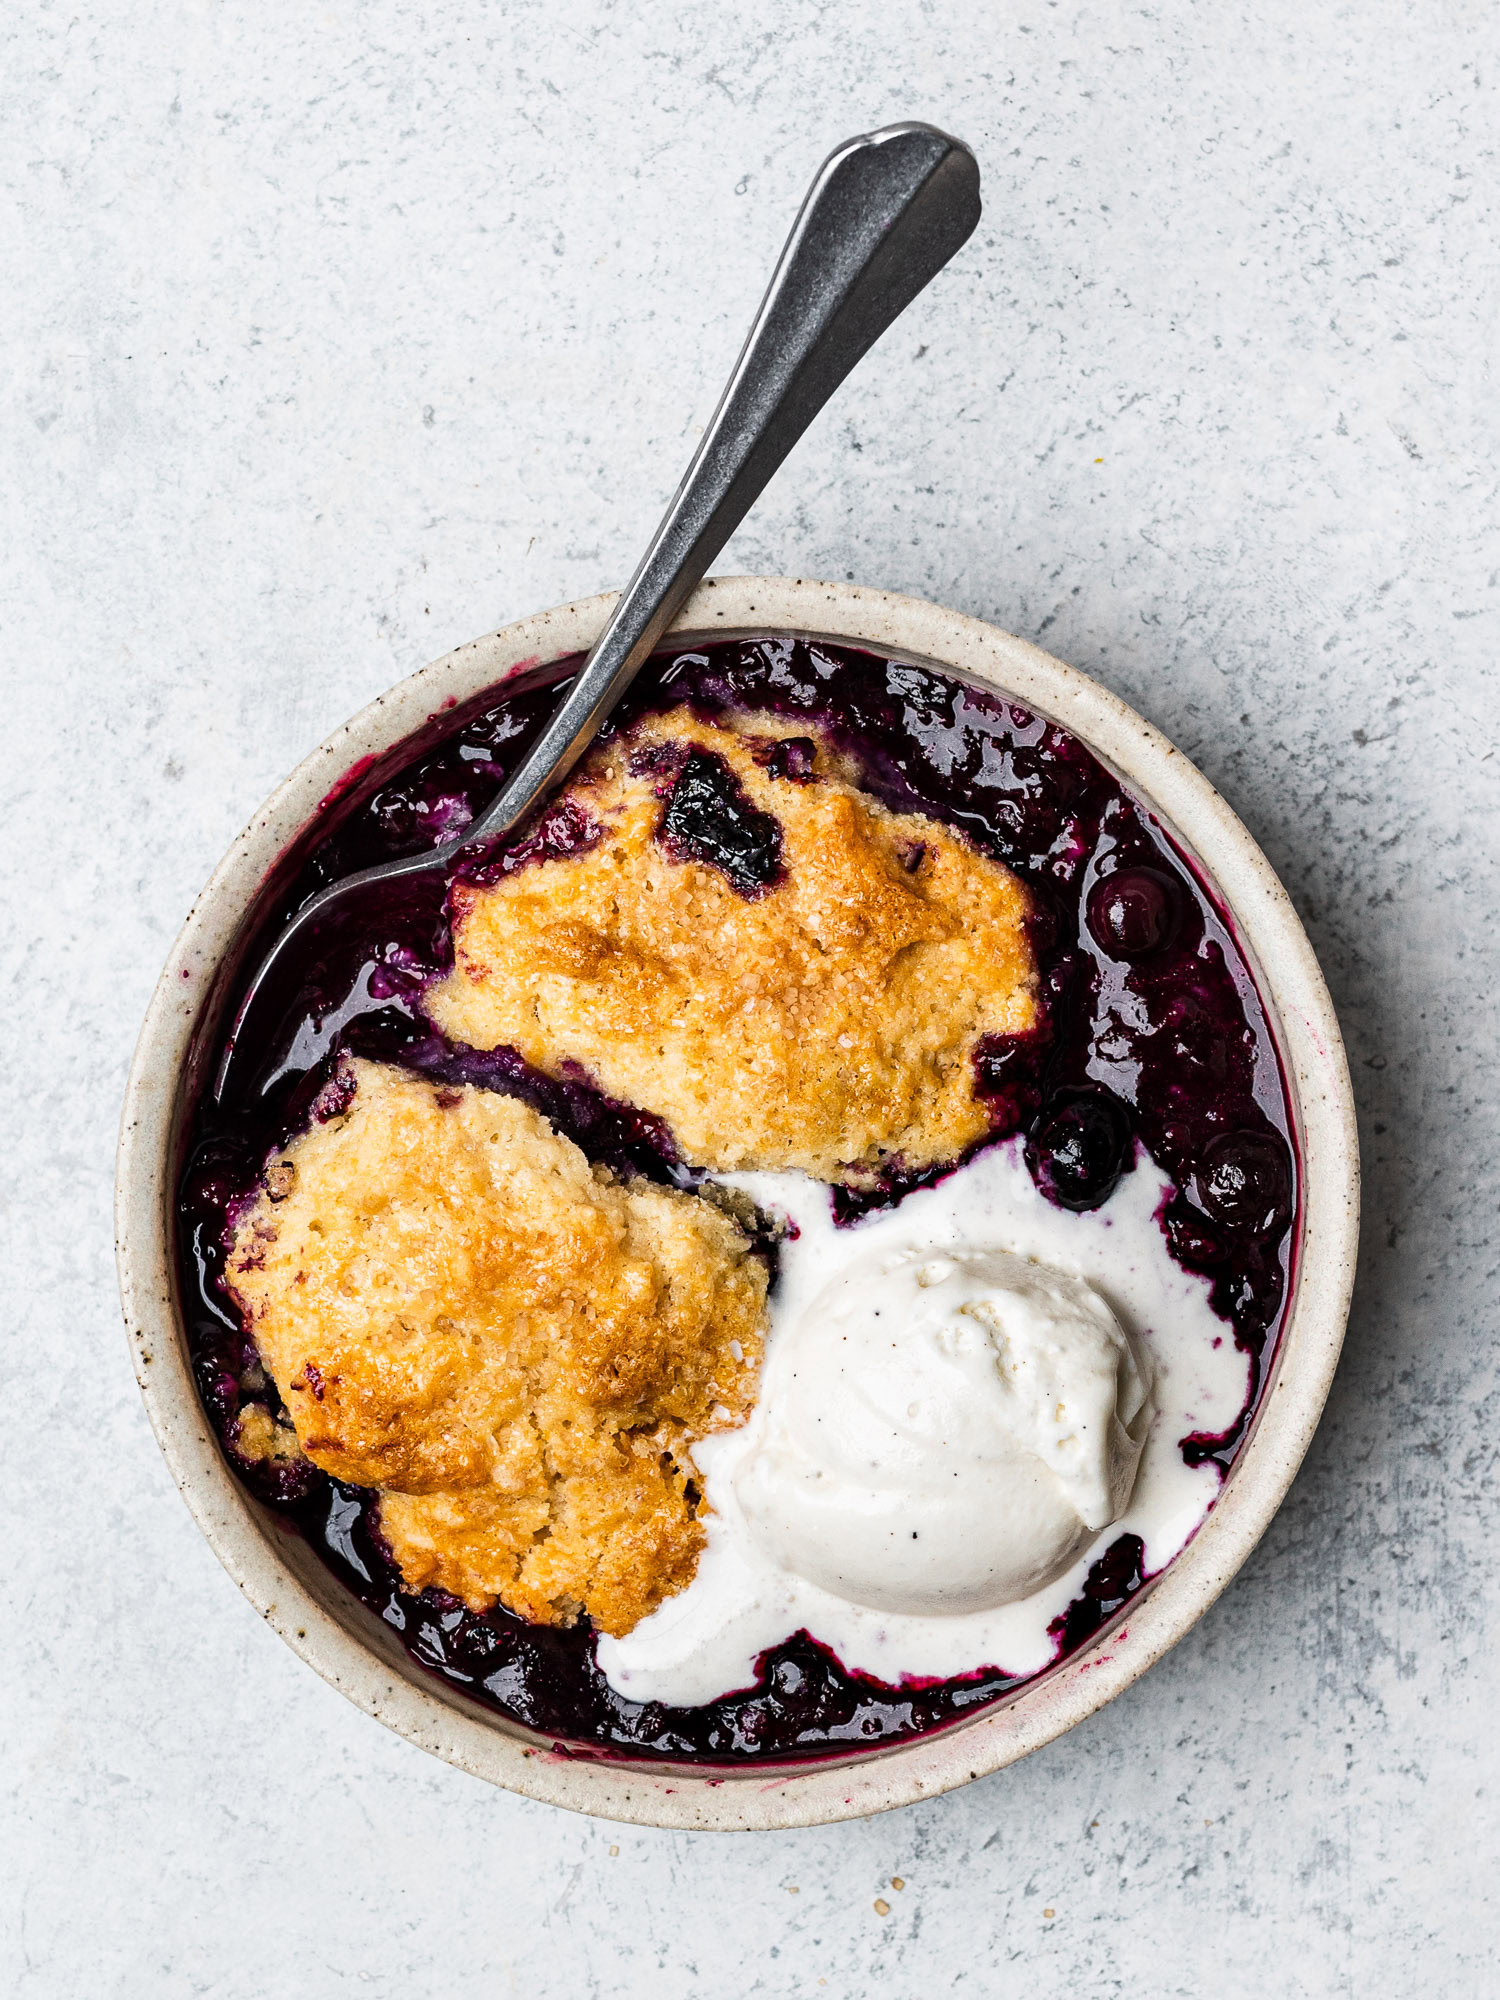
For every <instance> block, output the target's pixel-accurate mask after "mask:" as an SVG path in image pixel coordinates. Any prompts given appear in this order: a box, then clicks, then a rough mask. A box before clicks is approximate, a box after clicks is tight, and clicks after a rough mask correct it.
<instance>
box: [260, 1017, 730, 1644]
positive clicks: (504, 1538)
mask: <svg viewBox="0 0 1500 2000" xmlns="http://www.w3.org/2000/svg"><path fill="white" fill-rule="evenodd" d="M340 1082H341V1084H342V1086H343V1087H342V1089H341V1091H340V1092H339V1094H338V1097H337V1098H336V1099H335V1102H336V1103H338V1104H339V1105H340V1106H341V1108H339V1109H337V1110H336V1111H335V1112H334V1114H333V1115H332V1116H330V1117H328V1118H327V1119H326V1121H325V1122H322V1123H315V1124H314V1125H313V1126H312V1127H311V1128H310V1130H308V1131H307V1132H306V1133H304V1134H303V1135H302V1136H301V1137H299V1138H297V1139H295V1140H293V1141H292V1143H291V1144H290V1145H288V1146H287V1147H285V1148H284V1149H283V1151H282V1153H281V1154H280V1155H279V1157H278V1158H277V1159H276V1160H275V1161H274V1162H273V1163H272V1165H271V1166H270V1167H269V1168H268V1170H267V1174H266V1177H265V1184H264V1185H263V1186H262V1188H261V1189H260V1190H259V1191H258V1193H257V1194H256V1196H255V1198H254V1200H253V1201H252V1203H251V1204H250V1205H249V1206H248V1208H247V1209H246V1211H245V1212H244V1213H243V1215H242V1216H241V1217H240V1219H239V1221H238V1223H237V1225H236V1228H235V1232H234V1240H233V1244H232V1247H231V1251H230V1254H229V1258H228V1263H227V1280H228V1284H229V1288H230V1290H231V1293H232V1295H233V1297H234V1299H235V1301H236V1303H237V1304H238V1305H239V1307H240V1309H241V1311H242V1312H243V1313H244V1315H245V1317H246V1320H247V1323H248V1325H249V1328H250V1331H251V1332H252V1334H253V1335H254V1338H255V1340H256V1343H257V1345H258V1347H259V1350H260V1354H261V1358H262V1360H263V1362H264V1365H265V1367H266V1368H267V1370H268V1371H269V1373H270V1374H271V1376H272V1377H273V1379H274V1380H275V1383H276V1386H277V1388H278V1390H279V1392H280V1394H281V1397H282V1400H283V1401H284V1403H285V1404H286V1407H287V1409H288V1411H289V1412H290V1415H291V1418H292V1422H293V1424H294V1425H295V1428H296V1434H297V1439H298V1442H299V1444H300V1447H301V1450H302V1451H303V1452H304V1453H305V1454H306V1456H307V1457H308V1458H310V1459H311V1460H312V1461H313V1463H314V1464H316V1465H318V1466H321V1467H322V1468H323V1469H324V1470H325V1471H327V1472H329V1473H331V1474H333V1475H334V1477H336V1478H339V1479H345V1480H348V1481H350V1482H352V1483H354V1484H356V1485H362V1486H372V1487H376V1488H378V1489H379V1491H380V1494H381V1503H380V1520H381V1527H382V1531H383V1533H384V1534H385V1537H386V1539H387V1541H388V1542H389V1544H390V1546H391V1550H392V1553H393V1554H394V1556H395V1559H396V1562H397V1564H398V1566H399V1567H400V1570H401V1573H402V1576H403V1579H404V1580H405V1582H406V1583H407V1585H408V1586H409V1587H410V1588H412V1589H414V1590H420V1589H422V1588H424V1587H425V1586H427V1585H436V1586H438V1587H439V1588H441V1589H444V1590H447V1591H450V1592H451V1593H453V1595H455V1596H457V1597H460V1598H462V1599H463V1600H464V1602H465V1603H466V1604H468V1605H469V1607H470V1608H471V1609H473V1610H485V1609H488V1608H489V1606H490V1605H491V1604H492V1603H493V1602H494V1601H495V1600H496V1599H499V1601H500V1602H501V1603H502V1604H504V1605H505V1606H506V1607H507V1608H508V1609H510V1610H512V1611H514V1612H516V1613H518V1614H519V1615H521V1616H523V1617H526V1618H529V1619H532V1620H534V1621H536V1622H538V1623H541V1624H566V1623H569V1622H571V1621H572V1620H573V1619H574V1618H576V1617H577V1616H578V1614H579V1613H580V1611H584V1612H587V1613H588V1615H589V1616H590V1617H591V1618H592V1619H593V1621H594V1623H595V1625H596V1626H598V1627H599V1628H600V1629H601V1630H604V1631H608V1632H616V1633H619V1632H625V1631H628V1630H629V1629H630V1627H631V1626H632V1625H634V1624H635V1623H636V1622H637V1621H638V1620H639V1619H640V1618H642V1617H644V1616H645V1615H646V1614H647V1613H648V1612H650V1611H652V1610H654V1609H655V1607H656V1605H657V1604H659V1603H660V1602H661V1600H662V1598H663V1597H665V1596H667V1595H669V1594H670V1593H671V1592H673V1591H675V1590H679V1589H681V1588H683V1587H684V1585H686V1583H687V1582H689V1581H690V1579H691V1577H692V1574H693V1571H694V1569H695V1567H696V1564H697V1559H698V1554H699V1551H700V1549H701V1547H702V1545H703V1541H704V1530H703V1526H702V1523H701V1521H700V1520H699V1519H698V1499H697V1493H696V1489H695V1487H694V1486H693V1482H692V1463H691V1459H690V1457H689V1455H688V1454H689V1449H690V1446H691V1444H692V1442H693V1440H694V1439H695V1438H698V1437H702V1436H704V1435H706V1434H707V1433H709V1432H711V1431H713V1430H717V1429H722V1428H724V1427H726V1426H727V1425H730V1424H733V1423H738V1422H741V1421H743V1419H744V1417H745V1415H746V1413H747V1411H748V1409H749V1407H750V1404H751V1403H752V1401H753V1399H754V1395H755V1385H756V1377H757V1370H758V1365H759V1359H760V1339H761V1324H762V1319H763V1313H764V1306H765V1295H766V1283H767V1273H766V1266H765V1263H764V1261H763V1260H762V1259H761V1258H759V1257H757V1256H756V1255H754V1254H753V1252H752V1251H751V1248H750V1245H749V1242H748V1239H747V1238H746V1237H745V1235H744V1234H743V1232H742V1231H741V1230H740V1229H739V1228H738V1226H737V1225H736V1224H735V1223H734V1222H733V1221H732V1220H731V1219H730V1218H729V1217H728V1216H727V1215H726V1214H724V1213H723V1212H722V1211H721V1210H720V1209H718V1208H716V1207H715V1206H714V1205H713V1204H712V1203H711V1202H708V1201H705V1200H703V1199H701V1198H699V1197H696V1196H692V1195H685V1194H679V1193H677V1192H675V1191H674V1190H671V1189H666V1188H661V1187H657V1186H654V1185H651V1184H649V1183H646V1182H633V1183H631V1184H629V1185H621V1184H619V1183H617V1182H615V1181H613V1180H612V1179H611V1178H609V1177H608V1176H607V1175H606V1174H605V1173H604V1172H603V1170H602V1169H595V1168H593V1167H591V1166H590V1165H589V1162H588V1161H587V1160H586V1159H585V1157H584V1155H583V1154H582V1153H581V1152H580V1151H579V1150H578V1148H577V1147H576V1146H574V1145H573V1144H572V1143H571V1142H570V1141H569V1140H567V1139H565V1138H563V1137H562V1136H560V1135H559V1134H558V1133H557V1132H555V1131H554V1130H553V1129H552V1127H551V1126H550V1125H549V1124H548V1123H547V1121H546V1120H545V1119H544V1118H542V1117H541V1116H540V1115H539V1114H538V1113H537V1112H535V1111H533V1110H531V1109H530V1108H529V1107H528V1106H526V1105H524V1104H522V1103H520V1102H519V1101H518V1100H516V1099H513V1098H509V1097H505V1096H503V1095H500V1094H498V1093H496V1092H491V1091H485V1090H478V1089H473V1088H467V1087H466V1088H453V1089H450V1088H446V1087H444V1086H441V1085H434V1084H432V1083H430V1082H428V1081H426V1080H425V1079H422V1078H420V1077H417V1076H413V1075H411V1074H409V1073H408V1072H406V1071H403V1070H400V1069H396V1068H392V1067H389V1066H387V1065H384V1064H379V1063H372V1062H365V1061H360V1060H356V1059H351V1058H348V1057H345V1058H344V1059H343V1066H342V1071H341V1077H340ZM246 1442H247V1444H249V1443H251V1442H254V1441H251V1440H247V1441H246Z"/></svg>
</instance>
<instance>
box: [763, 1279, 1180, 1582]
mask: <svg viewBox="0 0 1500 2000" xmlns="http://www.w3.org/2000/svg"><path fill="white" fill-rule="evenodd" d="M1149 1400H1150V1377H1149V1372H1148V1364H1147V1363H1146V1361H1145V1358H1144V1356H1143V1355H1142V1354H1141V1353H1140V1352H1139V1351H1138V1349H1137V1347H1136V1346H1135V1344H1134V1343H1133V1342H1132V1340H1131V1339H1130V1338H1129V1337H1128V1336H1127V1335H1126V1333H1125V1332H1124V1330H1123V1329H1122V1328H1121V1326H1120V1323H1119V1321H1118V1320H1117V1319H1116V1318H1115V1316H1114V1314H1113V1313H1112V1312H1111V1311H1110V1309H1109V1307H1108V1306H1107V1305H1106V1304H1105V1302H1104V1300H1103V1299H1102V1298H1101V1297H1100V1296H1099V1294H1098V1293H1097V1292H1096V1291H1094V1289H1093V1288H1092V1287H1091V1286H1090V1285H1088V1284H1086V1283H1085V1282H1084V1281H1083V1279H1081V1278H1075V1277H1070V1276H1068V1275H1067V1274H1066V1273H1064V1272H1061V1271H1055V1270H1051V1269H1048V1268H1047V1267H1046V1266H1044V1265H1040V1264H1034V1263H1031V1262H1029V1261H1028V1260H1027V1259H1025V1258H1023V1257H1016V1256H1012V1255H1010V1254H1009V1253H1008V1252H1005V1251H1001V1250H986V1249H948V1250H944V1251H942V1252H935V1251H933V1250H931V1249H927V1250H923V1249H920V1248H916V1249H910V1250H906V1251H895V1252H891V1251H888V1252H887V1253H886V1254H884V1255H882V1256H879V1257H877V1258H874V1259H865V1260H859V1261H856V1262H855V1263H854V1264H852V1265H851V1266H849V1267H847V1268H846V1269H844V1270H843V1271H841V1272H840V1273H839V1274H838V1275H837V1276H836V1277H835V1278H834V1279H833V1280H832V1281H831V1282H830V1283H829V1284H828V1285H827V1286H826V1287H825V1288H824V1289H823V1290H822V1291H821V1292H820V1293H818V1294H817V1296H816V1297H815V1298H814V1299H813V1300H812V1302H811V1303H810V1304H809V1306H808V1307H807V1309H806V1310H805V1311H804V1312H803V1313H802V1314H801V1315H800V1316H799V1317H798V1318H796V1319H795V1320H794V1321H793V1322H792V1323H791V1324H790V1325H789V1326H787V1327H786V1328H785V1329H784V1330H783V1331H782V1332H781V1333H780V1334H779V1335H778V1338H777V1340H776V1342H775V1343H774V1345H773V1348H772V1352H771V1355H770V1357H769V1359H768V1361H767V1363H766V1367H765V1370H764V1374H763V1378H762V1384H761V1406H762V1412H763V1422H762V1425H761V1441H760V1443H759V1444H758V1446H757V1448H756V1449H755V1450H754V1451H753V1452H751V1453H750V1454H749V1455H748V1457H747V1458H746V1459H745V1461H744V1463H743V1464H742V1465H741V1466H740V1468H739V1471H738V1475H737V1477H736V1479H735V1494H736V1497H737V1499H738V1502H739V1505H740V1507H741V1508H742V1509H743V1512H744V1514H745V1517H746V1519H747V1521H748V1523H749V1524H750V1527H751V1529H752V1532H753V1533H754V1534H755V1536H756V1537H757V1539H758V1540H759V1541H760V1542H761V1544H762V1546H763V1547H764V1548H765V1549H766V1550H767V1552H768V1553H769V1554H770V1555H772V1556H773V1557H774V1558H775V1560H776V1561H777V1562H778V1563H779V1564H780V1565H781V1567H782V1568H783V1569H785V1570H788V1571H790V1572H791V1573H793V1574H794V1575H797V1576H801V1577H804V1578H806V1579H807V1581H808V1582H810V1583H815V1584H818V1585H821V1586H822V1588H823V1589H825V1590H829V1591H832V1592H833V1593H834V1594H835V1595H836V1596H839V1597H842V1598H844V1599H846V1600H848V1601H849V1602H851V1603H854V1604H862V1605H867V1606H869V1607H870V1608H871V1609H873V1610H877V1611H890V1612H900V1613H912V1614H917V1615H928V1616H930V1615H933V1614H943V1613H958V1612H966V1611H979V1610H987V1609H990V1608H992V1607H994V1606H997V1605H1001V1604H1009V1603H1013V1602H1015V1601H1016V1600H1017V1599H1020V1598H1023V1597H1026V1596H1029V1595H1030V1594H1031V1592H1033V1591H1035V1590H1038V1589H1040V1588H1041V1587H1042V1586H1043V1585H1045V1584H1047V1583H1049V1582H1051V1581H1052V1579H1053V1578H1054V1577H1056V1576H1059V1575H1060V1574H1061V1573H1062V1571H1063V1570H1065V1569H1066V1568H1067V1567H1068V1565H1069V1564H1070V1563H1071V1562H1072V1561H1073V1559H1074V1558H1075V1556H1076V1555H1077V1554H1078V1552H1079V1550H1080V1549H1081V1548H1082V1547H1083V1545H1084V1543H1085V1542H1087V1541H1088V1540H1089V1539H1090V1538H1091V1537H1092V1536H1094V1535H1095V1534H1097V1533H1098V1531H1099V1530H1100V1529H1101V1528H1104V1527H1107V1526H1108V1525H1109V1523H1110V1522H1112V1521H1115V1520H1118V1519H1119V1517H1120V1515H1121V1514H1122V1513H1123V1512H1124V1511H1125V1507H1126V1503H1127V1501H1128V1500H1129V1497H1130V1491H1131V1488H1132V1486H1133V1484H1134V1482H1135V1475H1136V1468H1137V1466H1138V1464H1139V1462H1140V1456H1141V1448H1142V1445H1143V1444H1144V1442H1145V1437H1146V1430H1147V1426H1148V1423H1149V1420H1150V1406H1149Z"/></svg>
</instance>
